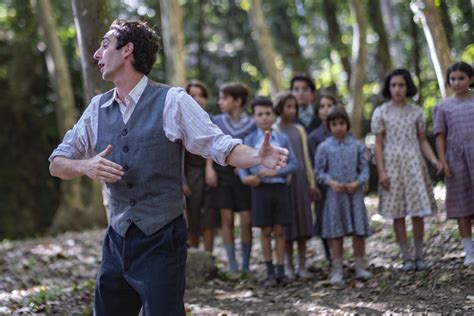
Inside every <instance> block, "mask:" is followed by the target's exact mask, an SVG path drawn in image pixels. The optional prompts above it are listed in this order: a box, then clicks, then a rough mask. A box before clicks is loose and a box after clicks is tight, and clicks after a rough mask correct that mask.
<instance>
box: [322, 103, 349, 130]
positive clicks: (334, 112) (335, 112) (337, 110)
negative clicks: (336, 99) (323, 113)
mask: <svg viewBox="0 0 474 316" xmlns="http://www.w3.org/2000/svg"><path fill="white" fill-rule="evenodd" d="M337 119H342V120H344V121H345V122H346V124H347V130H348V131H349V130H350V129H351V120H350V119H349V115H348V114H347V112H346V110H344V108H343V107H342V106H335V107H333V108H332V109H331V110H330V111H329V113H328V116H327V118H326V127H327V128H328V130H331V129H330V128H329V123H331V122H332V121H335V120H337Z"/></svg>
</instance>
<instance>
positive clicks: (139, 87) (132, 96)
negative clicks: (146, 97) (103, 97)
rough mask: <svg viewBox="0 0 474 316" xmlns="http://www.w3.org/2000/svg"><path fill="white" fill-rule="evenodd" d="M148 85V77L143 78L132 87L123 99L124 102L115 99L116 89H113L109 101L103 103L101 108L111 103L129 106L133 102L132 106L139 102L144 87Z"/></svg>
mask: <svg viewBox="0 0 474 316" xmlns="http://www.w3.org/2000/svg"><path fill="white" fill-rule="evenodd" d="M147 84H148V77H147V76H143V77H142V79H140V81H138V83H137V84H136V85H135V87H133V89H132V90H131V91H130V92H129V93H128V95H127V96H125V98H124V102H122V101H120V100H119V98H118V97H117V88H114V94H113V96H112V98H111V99H110V100H108V101H107V102H105V103H104V104H103V105H102V106H101V108H104V107H107V106H110V105H111V104H112V103H113V101H114V100H115V101H117V102H118V103H119V104H121V103H125V105H129V104H130V102H133V103H134V104H137V103H138V100H140V97H141V96H142V94H143V91H145V88H146V85H147Z"/></svg>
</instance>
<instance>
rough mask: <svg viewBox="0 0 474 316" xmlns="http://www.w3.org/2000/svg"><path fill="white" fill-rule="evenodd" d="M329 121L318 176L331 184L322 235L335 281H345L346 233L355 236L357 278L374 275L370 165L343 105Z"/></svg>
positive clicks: (321, 181)
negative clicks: (367, 200) (367, 191)
mask: <svg viewBox="0 0 474 316" xmlns="http://www.w3.org/2000/svg"><path fill="white" fill-rule="evenodd" d="M326 124H327V126H328V128H329V130H330V131H331V134H332V136H331V137H329V138H328V139H326V140H325V141H324V142H323V143H322V144H321V145H319V147H318V149H317V151H316V166H315V167H316V169H315V170H316V179H317V181H318V184H320V185H323V184H324V185H326V186H328V190H327V194H326V201H325V203H324V211H323V225H322V233H321V236H322V237H323V238H327V239H328V240H329V247H330V249H331V257H332V270H331V274H330V277H329V281H330V282H331V283H342V282H343V274H342V252H343V249H342V248H343V247H342V246H343V238H344V236H352V247H353V250H354V261H355V270H356V278H370V277H371V276H372V274H371V273H370V272H369V271H367V270H366V269H365V262H364V261H365V258H364V257H365V237H367V236H369V235H370V234H371V229H370V226H369V220H368V218H367V210H366V208H365V204H364V185H365V184H366V183H367V181H368V179H369V167H368V163H367V159H366V157H365V148H364V146H363V145H362V144H361V143H360V142H359V141H357V140H356V139H355V138H354V137H352V136H350V135H349V129H350V121H349V117H348V115H347V113H346V111H345V110H344V109H343V108H341V107H335V108H333V109H331V111H330V112H329V115H328V116H327V119H326Z"/></svg>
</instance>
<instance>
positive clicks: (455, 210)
mask: <svg viewBox="0 0 474 316" xmlns="http://www.w3.org/2000/svg"><path fill="white" fill-rule="evenodd" d="M447 82H448V85H449V86H450V87H451V88H452V89H453V92H454V95H453V96H451V97H449V98H447V99H446V100H444V101H442V102H441V103H440V104H438V105H437V106H436V108H435V111H434V115H433V117H434V119H433V121H434V128H433V129H434V133H435V135H436V148H437V150H438V157H439V159H440V160H441V163H442V165H443V172H444V174H445V176H446V179H445V181H446V212H447V213H448V218H452V219H457V221H458V225H459V232H460V235H461V239H462V243H463V246H464V251H465V253H466V257H465V258H464V264H465V265H466V266H473V265H474V252H473V251H472V227H471V221H472V220H473V219H474V125H473V122H474V95H473V94H472V92H471V91H470V89H469V88H470V87H472V86H473V85H474V82H473V69H472V67H471V66H470V65H469V64H467V63H464V62H458V63H455V64H453V65H451V67H449V68H448V71H447Z"/></svg>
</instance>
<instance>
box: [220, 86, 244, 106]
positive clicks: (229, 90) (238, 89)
mask: <svg viewBox="0 0 474 316" xmlns="http://www.w3.org/2000/svg"><path fill="white" fill-rule="evenodd" d="M219 91H220V92H222V93H223V94H224V95H225V96H230V97H232V98H234V99H240V100H241V104H240V106H241V107H244V106H245V105H246V104H247V99H248V97H249V89H248V88H247V87H246V86H245V85H243V84H242V83H239V82H229V83H224V84H223V85H222V86H220V88H219Z"/></svg>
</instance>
